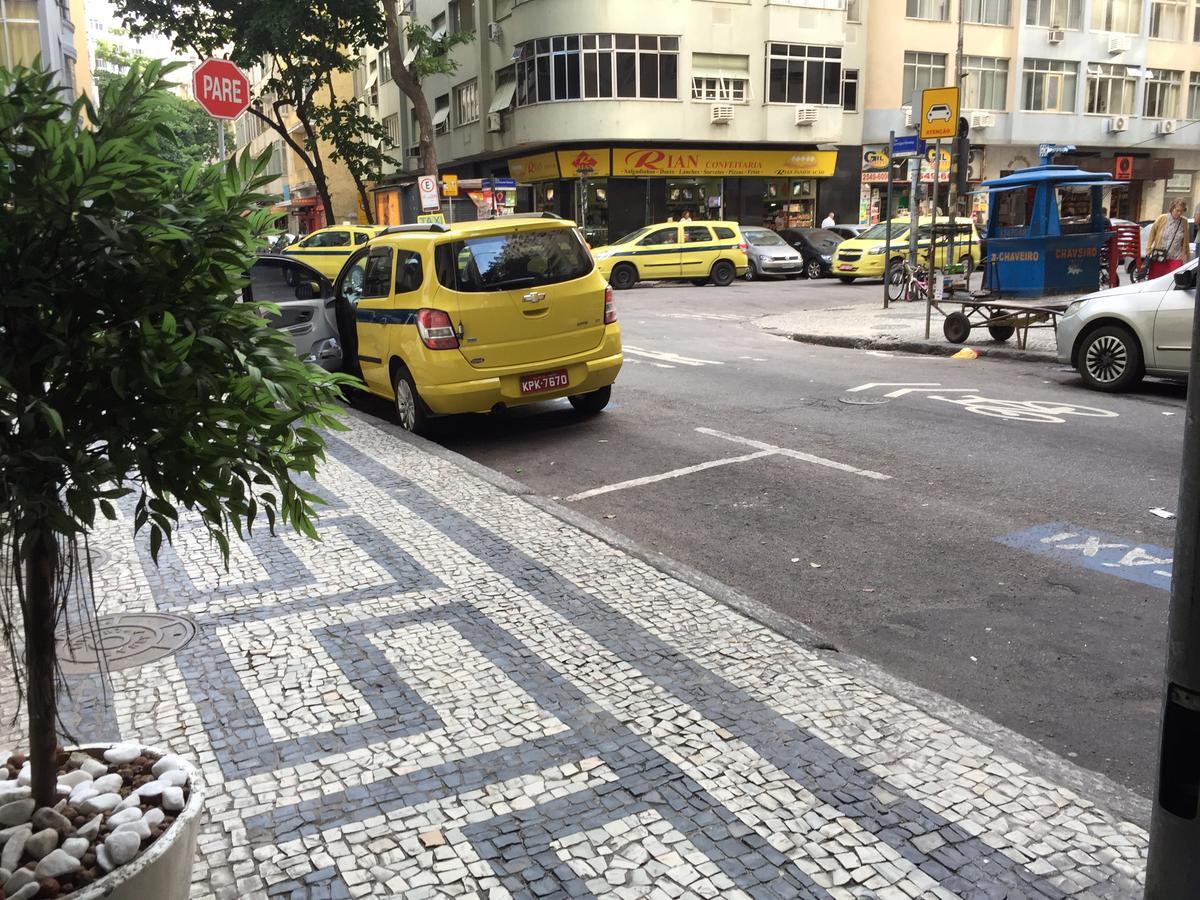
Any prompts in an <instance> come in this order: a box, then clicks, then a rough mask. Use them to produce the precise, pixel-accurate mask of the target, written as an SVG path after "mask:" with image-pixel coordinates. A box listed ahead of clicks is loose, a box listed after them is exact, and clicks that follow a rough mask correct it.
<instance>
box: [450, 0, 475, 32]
mask: <svg viewBox="0 0 1200 900" xmlns="http://www.w3.org/2000/svg"><path fill="white" fill-rule="evenodd" d="M448 11H449V13H450V30H451V31H474V30H475V0H450V7H449V10H448Z"/></svg>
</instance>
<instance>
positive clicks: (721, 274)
mask: <svg viewBox="0 0 1200 900" xmlns="http://www.w3.org/2000/svg"><path fill="white" fill-rule="evenodd" d="M709 277H710V278H711V279H712V283H713V284H715V285H716V286H717V287H728V286H729V285H731V284H733V279H734V278H736V277H737V269H735V268H734V267H733V263H731V262H730V261H729V260H727V259H722V260H718V261H717V262H716V263H714V264H713V267H712V273H711V274H710V276H709Z"/></svg>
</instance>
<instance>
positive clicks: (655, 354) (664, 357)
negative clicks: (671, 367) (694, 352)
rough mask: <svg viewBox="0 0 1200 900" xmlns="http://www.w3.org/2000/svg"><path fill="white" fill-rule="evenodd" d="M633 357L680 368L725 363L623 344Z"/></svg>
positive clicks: (721, 364)
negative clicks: (642, 357)
mask: <svg viewBox="0 0 1200 900" xmlns="http://www.w3.org/2000/svg"><path fill="white" fill-rule="evenodd" d="M622 349H623V350H624V351H625V352H626V353H632V354H633V355H634V356H644V357H646V358H647V359H657V360H661V361H663V362H668V363H679V364H680V365H682V366H723V365H725V363H723V362H718V361H717V360H715V359H697V358H694V357H691V356H680V355H679V354H678V353H667V352H666V351H664V350H646V349H645V348H643V347H631V346H629V344H625V345H624V347H623V348H622Z"/></svg>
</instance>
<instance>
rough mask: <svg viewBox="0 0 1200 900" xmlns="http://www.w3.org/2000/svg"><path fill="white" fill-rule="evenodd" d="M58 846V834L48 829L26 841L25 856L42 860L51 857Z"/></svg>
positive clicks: (32, 835)
mask: <svg viewBox="0 0 1200 900" xmlns="http://www.w3.org/2000/svg"><path fill="white" fill-rule="evenodd" d="M57 846H58V832H57V831H55V830H54V829H53V828H46V829H43V830H42V831H39V832H38V833H37V834H31V835H30V836H29V837H27V838H26V839H25V847H24V850H25V855H26V856H28V857H29V858H30V859H42V858H43V857H46V856H49V855H50V851H51V850H53V849H54V848H55V847H57Z"/></svg>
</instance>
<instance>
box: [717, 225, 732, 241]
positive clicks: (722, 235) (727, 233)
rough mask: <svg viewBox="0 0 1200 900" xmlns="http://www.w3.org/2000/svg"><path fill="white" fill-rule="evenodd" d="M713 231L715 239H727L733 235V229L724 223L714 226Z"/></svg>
mask: <svg viewBox="0 0 1200 900" xmlns="http://www.w3.org/2000/svg"><path fill="white" fill-rule="evenodd" d="M713 231H715V232H716V233H717V239H718V240H721V241H727V240H729V239H730V238H732V237H733V236H734V234H733V229H732V228H726V227H725V226H724V225H716V226H714V227H713Z"/></svg>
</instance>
